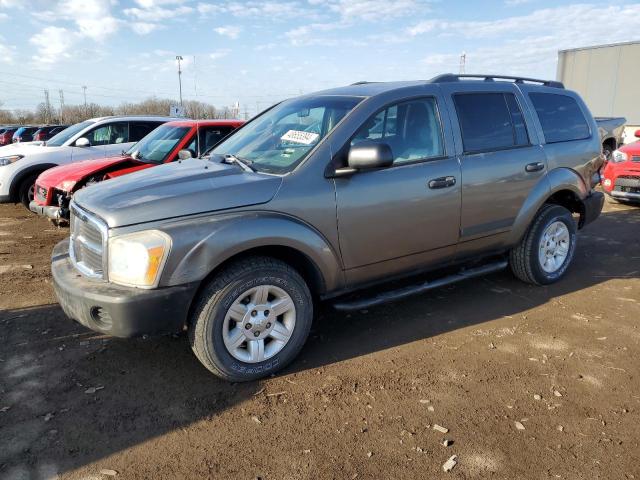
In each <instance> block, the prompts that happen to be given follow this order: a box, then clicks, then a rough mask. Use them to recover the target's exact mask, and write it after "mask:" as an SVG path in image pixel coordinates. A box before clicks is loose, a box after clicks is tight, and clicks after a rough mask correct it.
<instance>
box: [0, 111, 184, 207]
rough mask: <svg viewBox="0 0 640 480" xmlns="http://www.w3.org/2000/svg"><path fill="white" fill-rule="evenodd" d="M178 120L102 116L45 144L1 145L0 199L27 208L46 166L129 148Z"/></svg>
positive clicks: (103, 156)
mask: <svg viewBox="0 0 640 480" xmlns="http://www.w3.org/2000/svg"><path fill="white" fill-rule="evenodd" d="M171 120H178V119H176V118H172V117H159V116H125V117H101V118H92V119H90V120H85V121H84V122H81V123H76V124H75V125H72V126H70V127H69V128H66V129H65V130H63V131H61V132H60V133H58V134H57V135H55V136H54V137H52V138H51V139H50V140H48V141H47V142H45V143H44V144H37V143H24V144H21V143H15V144H13V145H7V146H5V147H0V203H9V202H13V203H17V202H21V203H22V204H23V205H24V206H25V207H27V208H29V202H30V201H31V200H33V185H34V183H35V180H36V178H37V177H38V175H40V174H41V173H42V172H44V171H45V170H47V169H49V168H52V167H55V166H58V165H64V164H66V163H71V162H78V161H80V160H90V159H94V158H105V157H109V156H113V155H118V154H120V153H121V152H122V151H123V150H128V149H129V147H130V146H131V145H133V144H134V143H136V142H137V141H138V140H140V139H142V137H144V136H145V135H147V134H148V133H149V132H151V131H152V130H154V129H155V128H156V127H158V126H159V125H162V124H163V123H166V122H169V121H171Z"/></svg>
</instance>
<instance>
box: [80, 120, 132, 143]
mask: <svg viewBox="0 0 640 480" xmlns="http://www.w3.org/2000/svg"><path fill="white" fill-rule="evenodd" d="M84 136H85V137H86V138H87V139H88V140H89V142H90V143H91V145H92V146H94V147H96V146H100V145H112V144H114V143H127V142H128V141H129V140H128V139H129V124H128V123H127V122H114V123H108V124H106V125H101V126H99V127H97V128H94V129H93V130H91V131H90V132H89V133H87V134H86V135H84Z"/></svg>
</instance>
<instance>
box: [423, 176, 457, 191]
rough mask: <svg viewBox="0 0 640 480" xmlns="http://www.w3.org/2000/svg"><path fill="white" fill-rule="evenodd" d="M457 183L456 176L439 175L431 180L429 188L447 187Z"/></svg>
mask: <svg viewBox="0 0 640 480" xmlns="http://www.w3.org/2000/svg"><path fill="white" fill-rule="evenodd" d="M455 184H456V177H439V178H434V179H433V180H429V183H428V184H427V185H429V188H431V189H437V188H447V187H453V186H454V185H455Z"/></svg>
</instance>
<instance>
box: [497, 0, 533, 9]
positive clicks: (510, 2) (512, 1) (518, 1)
mask: <svg viewBox="0 0 640 480" xmlns="http://www.w3.org/2000/svg"><path fill="white" fill-rule="evenodd" d="M533 1H535V0H504V4H505V5H506V6H507V7H517V6H519V5H524V4H526V3H531V2H533Z"/></svg>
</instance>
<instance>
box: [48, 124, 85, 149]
mask: <svg viewBox="0 0 640 480" xmlns="http://www.w3.org/2000/svg"><path fill="white" fill-rule="evenodd" d="M93 124H94V122H90V121H88V120H87V121H84V122H80V123H76V124H75V125H71V126H70V127H69V128H65V129H64V130H62V131H61V132H60V133H58V134H57V135H54V136H53V137H51V139H50V140H49V141H47V147H59V146H61V145H62V144H63V143H64V142H66V141H67V140H69V139H70V138H71V137H73V136H74V135H75V134H76V133H78V132H80V131H81V130H84V129H85V128H87V127H88V126H89V125H93Z"/></svg>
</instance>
